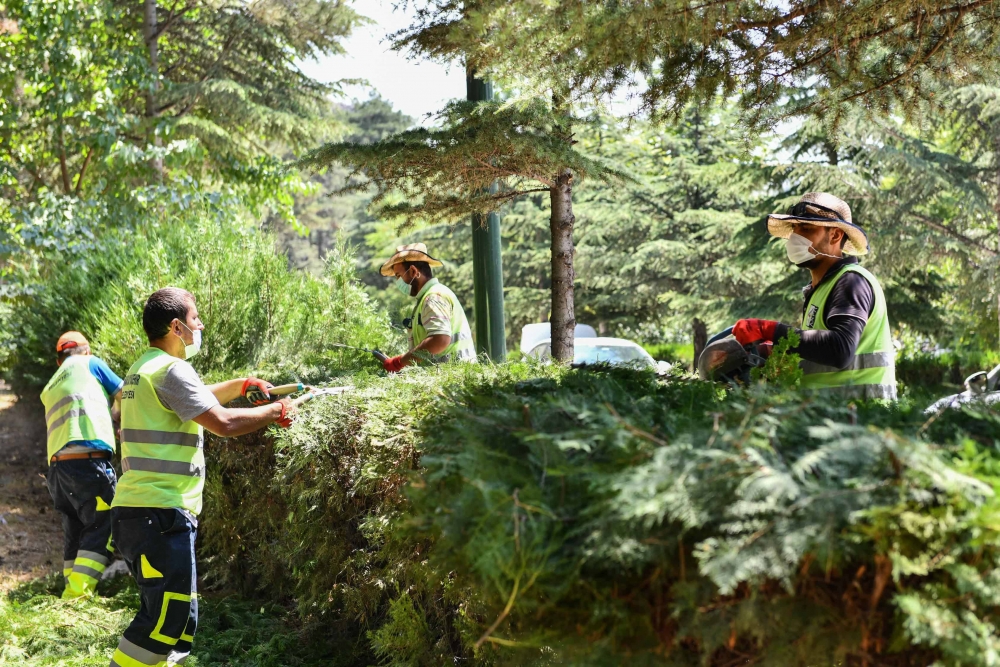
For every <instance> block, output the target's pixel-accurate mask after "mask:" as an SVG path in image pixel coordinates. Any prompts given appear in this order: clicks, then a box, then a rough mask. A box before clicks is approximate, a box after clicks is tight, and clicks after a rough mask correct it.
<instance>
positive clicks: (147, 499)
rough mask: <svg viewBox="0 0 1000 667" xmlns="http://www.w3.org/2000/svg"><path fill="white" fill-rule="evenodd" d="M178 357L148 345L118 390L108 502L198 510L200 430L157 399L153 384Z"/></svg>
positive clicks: (202, 455) (201, 477)
mask: <svg viewBox="0 0 1000 667" xmlns="http://www.w3.org/2000/svg"><path fill="white" fill-rule="evenodd" d="M178 361H180V360H179V359H177V358H176V357H173V356H171V355H169V354H167V353H166V352H164V351H163V350H160V349H157V348H149V349H148V350H146V352H145V353H144V354H143V355H142V356H141V357H139V360H138V361H136V362H135V363H134V364H132V367H131V368H130V369H129V371H128V375H127V376H126V377H125V387H124V389H123V390H122V471H123V474H122V477H121V479H120V480H119V481H118V488H117V490H116V491H115V499H114V502H112V503H111V506H112V507H164V508H170V507H176V508H180V509H185V510H187V511H189V512H191V513H192V514H198V513H199V512H201V493H202V489H203V488H204V486H205V452H204V442H205V438H204V433H203V431H202V428H201V426H199V425H198V424H196V423H195V422H193V421H181V419H180V417H178V416H177V414H176V413H175V412H174V411H173V410H170V409H169V408H167V407H166V406H164V405H163V404H162V403H160V399H159V397H157V395H156V390H155V389H154V387H155V386H156V385H158V384H160V381H161V379H162V377H163V376H164V375H166V373H167V371H169V370H170V367H171V366H173V365H174V364H175V363H177V362H178Z"/></svg>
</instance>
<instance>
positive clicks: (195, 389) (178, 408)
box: [153, 361, 219, 526]
mask: <svg viewBox="0 0 1000 667" xmlns="http://www.w3.org/2000/svg"><path fill="white" fill-rule="evenodd" d="M153 389H155V390H156V396H157V398H159V399H160V403H163V405H165V406H166V407H168V408H170V409H171V410H173V411H174V413H175V414H176V415H177V416H178V417H180V418H181V419H182V420H184V421H190V420H192V419H194V418H195V417H197V416H198V415H202V414H204V413H206V412H208V411H209V410H211V409H212V408H214V407H215V406H216V405H219V399H217V398H216V397H215V394H213V393H212V392H211V391H209V390H208V387H206V386H205V383H204V382H202V381H201V378H200V377H198V373H197V372H196V371H195V370H194V367H192V366H191V364H189V363H188V362H186V361H176V362H174V364H173V366H171V367H170V369H169V370H167V372H166V373H165V374H164V375H163V380H162V382H161V383H160V384H159V385H157V386H154V387H153ZM174 509H176V510H177V511H178V512H180V513H181V514H183V515H184V516H186V517H187V518H188V520H189V521H190V522H191V523H192V525H194V526H197V525H198V517H196V516H195V515H194V514H192V513H191V512H188V511H187V510H185V509H181V508H180V507H175V508H174Z"/></svg>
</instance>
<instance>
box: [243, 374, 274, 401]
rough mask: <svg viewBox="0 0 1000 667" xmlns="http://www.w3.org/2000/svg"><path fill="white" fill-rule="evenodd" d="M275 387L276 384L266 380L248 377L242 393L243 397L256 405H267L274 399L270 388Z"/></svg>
mask: <svg viewBox="0 0 1000 667" xmlns="http://www.w3.org/2000/svg"><path fill="white" fill-rule="evenodd" d="M271 389H274V385H273V384H271V383H270V382H267V381H265V380H258V379H257V378H247V379H246V381H245V382H244V383H243V389H241V390H240V393H241V394H242V395H243V398H245V399H247V400H248V401H250V402H251V403H253V404H254V405H267V404H268V403H270V402H271V401H272V400H273V399H272V398H271V394H270V393H269V390H271Z"/></svg>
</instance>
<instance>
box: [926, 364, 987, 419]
mask: <svg viewBox="0 0 1000 667" xmlns="http://www.w3.org/2000/svg"><path fill="white" fill-rule="evenodd" d="M967 403H980V404H983V405H993V404H994V403H1000V366H997V367H996V368H994V369H993V370H991V371H989V372H988V373H987V372H986V371H979V372H978V373H973V374H972V375H970V376H969V377H967V378H965V391H963V392H962V393H961V394H953V395H951V396H945V397H944V398H942V399H940V400H937V401H935V402H934V404H933V405H931V406H930V407H929V408H927V409H926V410H924V414H928V415H932V414H935V413H938V412H941V411H943V410H947V409H948V408H960V407H961V406H963V405H965V404H967Z"/></svg>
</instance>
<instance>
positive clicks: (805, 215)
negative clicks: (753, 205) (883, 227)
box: [767, 192, 868, 255]
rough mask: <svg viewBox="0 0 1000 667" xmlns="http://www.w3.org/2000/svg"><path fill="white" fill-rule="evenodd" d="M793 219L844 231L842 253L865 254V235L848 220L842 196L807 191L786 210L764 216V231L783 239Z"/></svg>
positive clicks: (793, 222) (849, 214)
mask: <svg viewBox="0 0 1000 667" xmlns="http://www.w3.org/2000/svg"><path fill="white" fill-rule="evenodd" d="M797 222H808V223H809V224H811V225H818V226H820V227H838V228H840V229H842V230H844V233H845V234H847V243H846V244H844V254H845V255H866V254H868V234H866V233H865V230H864V229H862V228H861V227H860V226H858V225H856V224H854V222H853V220H851V207H850V206H848V205H847V202H845V201H844V200H843V199H840V198H838V197H834V196H833V195H831V194H829V193H826V192H807V193H805V194H804V195H802V198H801V199H799V201H798V203H797V204H795V206H793V207H792V208H791V209H789V211H788V213H772V214H771V215H769V216H767V231H769V232H771V236H776V237H778V238H779V239H787V238H788V237H789V235H791V233H792V232H793V231H795V230H794V225H795V223H797Z"/></svg>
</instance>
